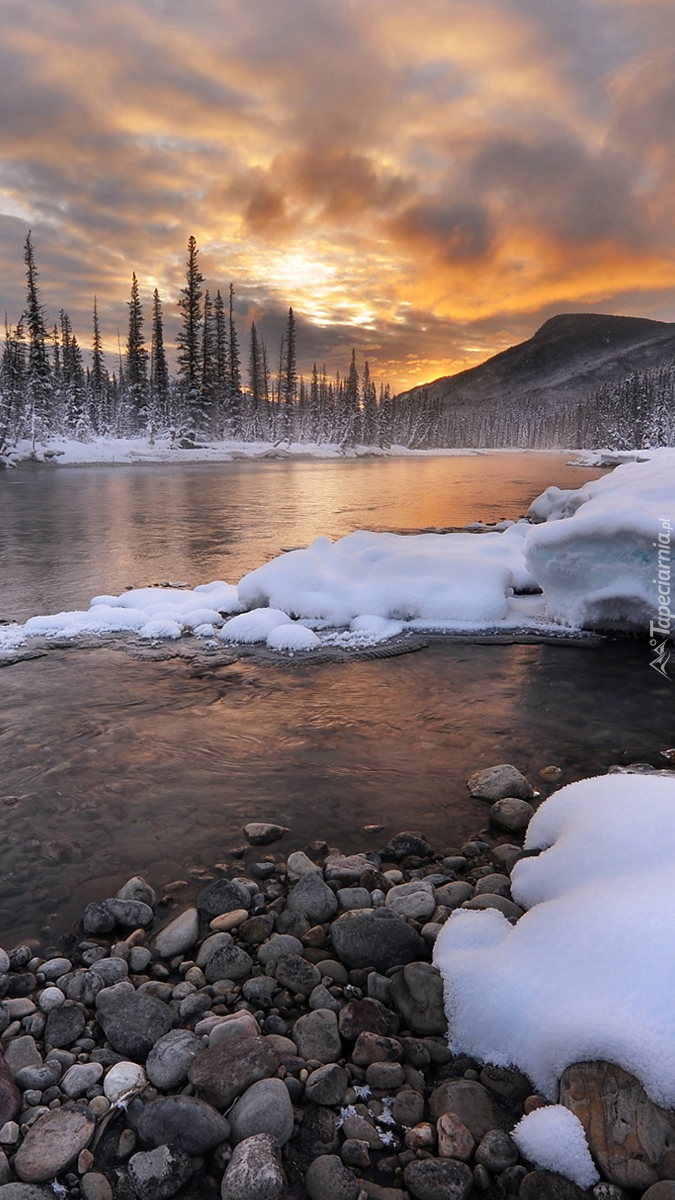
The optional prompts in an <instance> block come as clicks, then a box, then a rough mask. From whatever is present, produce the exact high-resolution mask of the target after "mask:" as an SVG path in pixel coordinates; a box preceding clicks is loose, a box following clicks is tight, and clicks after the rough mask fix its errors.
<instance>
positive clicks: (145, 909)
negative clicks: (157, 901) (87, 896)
mask: <svg viewBox="0 0 675 1200" xmlns="http://www.w3.org/2000/svg"><path fill="white" fill-rule="evenodd" d="M105 903H106V908H107V909H108V912H109V913H110V915H111V916H112V917H113V919H114V921H115V923H116V924H117V925H123V926H124V928H125V929H138V928H139V926H141V927H142V928H145V926H146V925H151V924H152V919H153V916H154V914H153V911H152V909H151V907H150V905H149V904H144V902H143V901H142V900H118V899H117V897H116V896H114V897H112V899H110V900H106V902H105Z"/></svg>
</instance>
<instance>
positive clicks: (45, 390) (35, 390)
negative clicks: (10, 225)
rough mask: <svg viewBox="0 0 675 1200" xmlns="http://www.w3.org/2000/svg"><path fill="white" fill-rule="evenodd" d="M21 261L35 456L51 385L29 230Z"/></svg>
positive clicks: (28, 399)
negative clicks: (24, 275)
mask: <svg viewBox="0 0 675 1200" xmlns="http://www.w3.org/2000/svg"><path fill="white" fill-rule="evenodd" d="M23 260H24V262H25V264H26V312H25V323H26V333H27V335H28V363H27V372H26V412H25V420H26V424H27V425H28V428H29V431H30V437H31V441H32V450H33V453H35V443H36V440H37V438H38V436H40V435H42V434H45V433H47V431H48V426H49V418H50V411H49V408H50V399H51V395H52V383H51V372H50V369H49V359H48V357H47V333H46V329H45V315H44V305H43V303H42V299H41V296H40V289H39V286H38V271H37V267H36V265H35V254H34V251H33V243H32V241H31V233H30V230H29V231H28V235H27V237H26V241H25V244H24V254H23Z"/></svg>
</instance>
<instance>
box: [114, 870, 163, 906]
mask: <svg viewBox="0 0 675 1200" xmlns="http://www.w3.org/2000/svg"><path fill="white" fill-rule="evenodd" d="M117 899H118V900H140V901H141V903H142V904H147V905H149V907H150V908H154V907H155V904H156V903H157V896H156V895H155V890H154V888H151V887H150V884H149V883H146V881H145V879H144V878H143V876H142V875H134V876H133V877H132V878H131V879H127V881H126V883H125V884H123V886H122V887H121V888H120V890H119V892H118V893H117Z"/></svg>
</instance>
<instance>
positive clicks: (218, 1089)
mask: <svg viewBox="0 0 675 1200" xmlns="http://www.w3.org/2000/svg"><path fill="white" fill-rule="evenodd" d="M310 1015H313V1014H310ZM331 1016H333V1017H334V1014H333V1013H331ZM331 1057H332V1058H336V1057H337V1056H336V1055H332V1056H331ZM280 1065H281V1060H280V1058H279V1055H278V1054H277V1052H276V1050H274V1049H273V1047H272V1046H271V1045H270V1044H269V1042H268V1041H267V1040H266V1039H265V1038H262V1037H249V1036H245V1037H237V1038H231V1039H229V1040H228V1041H226V1042H219V1043H218V1044H217V1045H215V1046H209V1047H208V1049H207V1050H203V1051H202V1053H201V1054H199V1055H198V1056H197V1058H195V1060H194V1062H193V1063H192V1064H191V1066H190V1068H189V1070H188V1079H189V1080H190V1083H191V1084H193V1086H194V1087H195V1088H196V1090H197V1092H198V1093H199V1095H200V1097H201V1098H202V1099H204V1100H206V1101H207V1103H209V1104H213V1106H214V1107H215V1108H227V1107H228V1105H230V1104H231V1103H232V1101H233V1100H235V1099H236V1097H237V1096H240V1095H241V1094H242V1092H245V1091H246V1089H247V1088H249V1087H250V1086H251V1084H252V1083H257V1081H258V1080H259V1079H267V1078H269V1077H270V1076H271V1075H274V1074H275V1072H276V1071H277V1070H278V1069H279V1066H280Z"/></svg>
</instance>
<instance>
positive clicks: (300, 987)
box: [274, 876, 321, 996]
mask: <svg viewBox="0 0 675 1200" xmlns="http://www.w3.org/2000/svg"><path fill="white" fill-rule="evenodd" d="M307 878H311V877H310V876H307ZM274 977H275V979H276V980H277V983H280V984H281V986H282V987H285V988H288V990H289V992H293V993H294V994H295V993H299V994H300V995H302V996H309V994H310V992H312V991H313V990H314V988H315V987H317V986H318V985H319V984H320V983H321V975H320V974H319V972H318V970H317V968H316V967H315V966H314V965H313V963H310V962H308V961H307V959H306V958H301V957H300V955H299V954H289V955H287V956H286V957H285V958H282V959H280V960H279V962H278V963H277V967H276V971H275V972H274Z"/></svg>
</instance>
